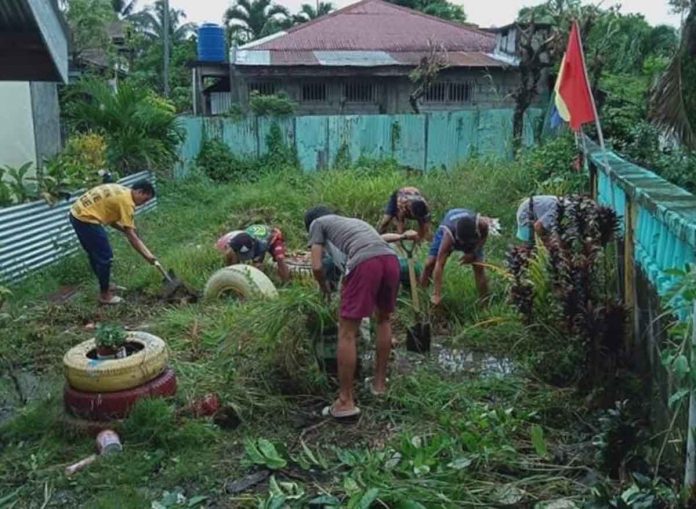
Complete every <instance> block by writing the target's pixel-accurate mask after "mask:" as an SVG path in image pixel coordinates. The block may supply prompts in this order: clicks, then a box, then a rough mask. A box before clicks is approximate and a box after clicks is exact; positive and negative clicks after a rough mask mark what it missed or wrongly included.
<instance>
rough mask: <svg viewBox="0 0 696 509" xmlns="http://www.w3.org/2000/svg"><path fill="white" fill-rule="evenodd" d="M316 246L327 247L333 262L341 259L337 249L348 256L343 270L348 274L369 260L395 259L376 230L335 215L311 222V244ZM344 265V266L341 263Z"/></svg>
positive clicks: (363, 222)
mask: <svg viewBox="0 0 696 509" xmlns="http://www.w3.org/2000/svg"><path fill="white" fill-rule="evenodd" d="M314 244H319V245H322V246H325V247H326V249H327V251H328V252H329V254H330V255H331V257H332V258H334V259H336V257H338V258H339V259H340V258H342V257H341V256H340V255H339V253H336V250H337V251H339V252H340V253H341V254H343V255H345V267H341V268H342V269H345V274H348V273H349V272H350V271H351V270H353V269H354V268H355V267H357V266H358V264H360V263H362V262H364V261H365V260H369V259H370V258H375V257H377V256H383V255H392V256H396V253H395V252H394V250H393V249H392V248H391V247H389V244H387V243H386V242H385V241H384V239H382V237H380V235H379V233H377V230H375V229H374V228H373V227H372V226H370V225H369V224H367V223H366V222H365V221H361V220H360V219H353V218H350V217H342V216H336V215H333V214H332V215H328V216H322V217H320V218H319V219H315V220H314V222H312V225H311V226H310V227H309V245H310V246H312V245H314ZM341 261H342V260H341ZM339 263H340V262H339ZM341 265H343V263H340V264H339V266H341Z"/></svg>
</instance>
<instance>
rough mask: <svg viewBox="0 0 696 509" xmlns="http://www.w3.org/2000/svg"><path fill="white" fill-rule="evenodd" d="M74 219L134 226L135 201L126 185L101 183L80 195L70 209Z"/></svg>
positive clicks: (128, 226) (126, 226)
mask: <svg viewBox="0 0 696 509" xmlns="http://www.w3.org/2000/svg"><path fill="white" fill-rule="evenodd" d="M70 213H71V214H72V215H73V217H74V218H75V219H78V220H80V221H83V222H85V223H92V224H107V225H108V224H114V223H116V224H118V225H119V226H123V227H125V228H135V223H134V221H133V216H134V214H135V202H134V201H133V197H132V196H131V190H130V189H129V188H128V187H125V186H122V185H119V184H102V185H100V186H97V187H93V188H92V189H90V190H89V191H87V192H86V193H85V194H83V195H82V196H80V197H79V198H78V199H77V201H76V202H75V203H74V204H73V206H72V208H71V209H70Z"/></svg>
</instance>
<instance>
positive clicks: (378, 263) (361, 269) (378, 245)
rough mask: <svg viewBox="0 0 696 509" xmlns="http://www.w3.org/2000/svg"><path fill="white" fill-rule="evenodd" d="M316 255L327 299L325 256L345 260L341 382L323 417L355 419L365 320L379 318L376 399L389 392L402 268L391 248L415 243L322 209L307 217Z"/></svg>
mask: <svg viewBox="0 0 696 509" xmlns="http://www.w3.org/2000/svg"><path fill="white" fill-rule="evenodd" d="M305 227H306V228H307V231H308V232H309V244H310V246H311V252H312V271H313V273H314V277H315V278H316V280H317V282H318V283H319V287H320V288H321V289H322V291H323V292H324V293H327V294H328V293H329V291H330V290H329V288H328V285H327V282H326V279H325V275H324V270H323V267H322V257H323V254H324V250H327V251H328V252H329V254H330V255H331V256H332V258H334V259H335V260H336V259H341V258H345V277H344V280H343V286H342V288H341V307H340V315H339V327H338V352H337V360H338V381H339V385H340V389H339V393H338V398H337V399H336V401H335V402H334V403H333V404H332V405H330V406H327V407H326V408H324V410H323V412H322V413H323V415H325V416H327V417H328V416H331V417H334V418H335V419H352V418H355V417H357V416H358V415H360V409H359V408H358V407H357V406H356V405H355V399H354V397H353V376H354V373H355V366H356V362H357V348H356V338H357V336H358V330H359V327H360V322H361V320H362V319H363V318H366V317H369V316H371V315H372V314H373V313H375V314H376V319H377V355H376V358H375V377H374V380H373V383H372V392H373V394H384V392H385V391H386V376H387V361H388V360H389V352H390V351H391V336H392V331H391V314H392V313H393V312H394V309H395V308H396V298H397V295H398V291H399V279H400V272H401V270H400V267H399V260H398V258H397V256H396V253H395V252H394V251H393V250H392V249H391V247H389V245H388V244H387V242H397V241H399V240H404V239H409V240H415V239H416V238H417V236H418V234H417V233H416V232H414V231H411V232H406V233H403V234H395V233H392V234H385V235H384V236H380V235H379V233H377V231H376V230H375V229H374V228H373V227H372V226H370V225H369V224H367V223H366V222H364V221H361V220H359V219H353V218H348V217H342V216H338V215H336V214H334V213H333V212H332V211H331V210H330V209H329V208H328V207H324V206H319V207H314V208H312V209H310V210H308V211H307V212H306V214H305Z"/></svg>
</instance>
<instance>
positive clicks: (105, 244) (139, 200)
mask: <svg viewBox="0 0 696 509" xmlns="http://www.w3.org/2000/svg"><path fill="white" fill-rule="evenodd" d="M154 196H155V189H154V187H152V184H150V183H149V182H147V181H140V182H137V183H135V184H134V185H133V187H132V188H130V189H129V188H128V187H125V186H122V185H119V184H102V185H100V186H97V187H94V188H92V189H90V190H89V191H87V192H86V193H85V194H83V195H82V196H80V197H79V198H78V199H77V201H76V202H75V203H74V204H73V206H72V208H71V209H70V224H72V227H73V229H74V230H75V234H76V235H77V238H78V240H79V241H80V244H81V245H82V248H83V249H84V250H85V252H86V253H87V256H88V257H89V263H90V265H91V266H92V270H93V271H94V274H95V275H96V276H97V279H98V280H99V302H100V303H101V304H118V303H120V302H122V301H123V299H121V297H118V296H117V295H114V289H115V287H113V286H112V285H111V284H110V283H109V281H110V278H111V261H112V259H113V251H112V250H111V245H110V244H109V237H108V236H107V234H106V229H105V228H104V226H107V225H108V226H111V227H113V228H115V229H117V230H118V231H120V232H121V233H123V234H124V235H125V236H126V238H127V239H128V242H130V244H131V246H133V249H135V250H136V251H137V252H138V253H140V255H141V256H142V257H143V258H145V260H147V261H148V263H151V264H155V263H156V262H157V259H156V258H155V257H154V255H153V254H152V253H151V252H150V250H149V249H148V248H147V247H146V246H145V244H143V241H142V240H140V237H138V234H137V233H136V230H135V222H134V216H135V207H136V206H138V205H142V204H144V203H146V202H148V201H149V200H151V199H152V198H154Z"/></svg>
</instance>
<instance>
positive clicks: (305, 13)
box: [292, 2, 334, 24]
mask: <svg viewBox="0 0 696 509" xmlns="http://www.w3.org/2000/svg"><path fill="white" fill-rule="evenodd" d="M333 10H334V6H333V4H332V3H331V2H319V3H318V4H317V6H316V7H314V6H313V5H311V4H302V7H300V10H299V12H298V13H297V14H295V15H293V17H292V18H293V21H294V22H295V23H296V24H300V23H306V22H307V21H311V20H313V19H316V18H320V17H321V16H324V15H326V14H328V13H330V12H331V11H333Z"/></svg>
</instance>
